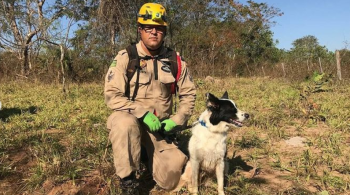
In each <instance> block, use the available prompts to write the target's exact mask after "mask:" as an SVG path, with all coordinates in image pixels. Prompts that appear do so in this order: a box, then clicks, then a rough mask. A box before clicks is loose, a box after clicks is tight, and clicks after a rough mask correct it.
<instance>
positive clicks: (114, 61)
mask: <svg viewBox="0 0 350 195" xmlns="http://www.w3.org/2000/svg"><path fill="white" fill-rule="evenodd" d="M116 66H117V61H116V60H113V62H112V64H111V65H110V66H109V67H110V68H112V67H116Z"/></svg>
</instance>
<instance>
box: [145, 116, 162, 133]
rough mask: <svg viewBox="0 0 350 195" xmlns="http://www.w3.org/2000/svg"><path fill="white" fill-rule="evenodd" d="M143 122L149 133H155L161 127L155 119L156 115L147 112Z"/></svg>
mask: <svg viewBox="0 0 350 195" xmlns="http://www.w3.org/2000/svg"><path fill="white" fill-rule="evenodd" d="M143 122H144V123H145V124H146V125H147V126H148V128H149V130H150V131H151V132H156V131H158V130H159V129H160V127H161V124H160V121H159V119H158V118H157V117H156V115H154V114H152V113H150V112H147V114H145V116H144V117H143Z"/></svg>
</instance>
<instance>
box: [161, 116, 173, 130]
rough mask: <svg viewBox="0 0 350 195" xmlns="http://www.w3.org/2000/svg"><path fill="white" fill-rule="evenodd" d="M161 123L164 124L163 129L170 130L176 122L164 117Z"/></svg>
mask: <svg viewBox="0 0 350 195" xmlns="http://www.w3.org/2000/svg"><path fill="white" fill-rule="evenodd" d="M162 125H165V126H164V130H165V131H167V132H168V131H171V130H172V129H173V128H174V127H176V123H175V122H174V121H173V120H171V119H165V120H164V121H163V122H162Z"/></svg>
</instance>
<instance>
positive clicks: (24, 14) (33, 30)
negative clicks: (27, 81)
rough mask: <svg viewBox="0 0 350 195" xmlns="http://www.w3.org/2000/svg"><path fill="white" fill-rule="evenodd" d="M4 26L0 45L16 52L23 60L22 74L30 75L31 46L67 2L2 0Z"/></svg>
mask: <svg viewBox="0 0 350 195" xmlns="http://www.w3.org/2000/svg"><path fill="white" fill-rule="evenodd" d="M0 2H1V5H0V6H1V7H0V10H1V11H0V18H1V20H2V23H3V25H2V27H1V30H0V31H1V33H0V45H1V47H2V48H4V49H5V50H7V51H11V52H16V53H17V54H18V55H17V56H18V59H19V60H20V62H21V74H22V76H27V75H28V74H29V71H30V69H31V65H30V52H31V51H30V50H31V48H32V46H33V44H35V43H36V42H37V41H38V40H39V39H40V37H41V36H42V35H45V33H46V31H47V29H48V28H49V27H50V26H51V25H52V23H53V22H54V21H55V20H57V19H58V18H59V17H60V16H61V13H62V11H63V10H64V9H65V7H64V6H60V7H58V6H47V9H49V10H46V12H45V11H44V10H43V9H44V4H45V0H35V1H30V0H13V1H6V0H1V1H0Z"/></svg>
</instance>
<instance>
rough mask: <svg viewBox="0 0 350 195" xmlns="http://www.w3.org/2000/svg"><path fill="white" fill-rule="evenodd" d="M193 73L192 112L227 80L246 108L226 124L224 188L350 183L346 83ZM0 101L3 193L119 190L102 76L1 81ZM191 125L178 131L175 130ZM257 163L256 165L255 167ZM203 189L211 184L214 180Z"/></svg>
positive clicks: (307, 188) (317, 187)
mask: <svg viewBox="0 0 350 195" xmlns="http://www.w3.org/2000/svg"><path fill="white" fill-rule="evenodd" d="M195 82H196V85H197V88H198V90H197V101H196V107H195V110H194V114H193V117H192V118H191V119H190V122H194V121H195V120H196V119H197V117H198V116H199V115H200V113H201V112H202V111H203V110H204V109H205V93H206V92H210V93H213V94H215V95H217V96H221V95H222V94H223V93H224V92H225V91H226V90H227V91H228V93H229V96H230V97H231V98H232V99H233V100H234V101H235V102H236V104H237V105H238V107H239V108H241V109H242V110H244V111H247V112H249V113H250V115H251V118H250V119H249V120H248V121H247V122H246V123H245V127H243V128H240V129H234V130H233V131H232V132H231V133H230V134H229V137H230V138H229V140H228V152H229V153H230V154H231V156H230V155H229V158H230V159H229V162H230V163H231V164H230V168H231V169H230V171H229V173H230V174H229V175H227V187H226V188H225V189H226V193H227V194H238V195H240V194H253V195H255V194H257V195H258V194H259V195H260V194H321V193H323V194H326V193H329V194H347V193H348V191H349V190H350V189H349V188H350V177H349V173H350V163H349V162H350V155H349V154H350V153H349V148H348V146H349V142H350V141H349V138H350V101H349V99H348V97H349V94H350V86H349V85H348V84H346V83H341V84H339V83H334V82H325V83H323V86H322V87H323V88H322V89H326V90H321V91H315V89H319V85H317V83H315V82H304V83H292V84H290V83H289V82H287V81H284V80H273V79H263V78H231V79H225V81H224V80H219V79H216V81H215V82H212V83H206V82H205V81H204V80H200V79H198V80H196V81H195ZM0 101H1V102H2V106H3V107H2V110H1V112H0V118H1V119H0V137H1V139H0V183H3V185H2V187H0V194H1V193H4V194H6V193H7V194H23V193H27V194H31V193H34V192H35V193H37V194H47V193H48V192H49V191H50V190H51V189H53V186H61V185H71V186H73V187H75V188H78V189H79V190H80V191H79V192H80V193H83V194H84V193H86V192H91V193H94V192H97V190H100V191H99V192H103V193H104V194H118V193H119V189H118V181H117V180H116V176H115V174H114V168H113V160H112V159H113V158H112V156H111V146H110V143H109V142H108V132H107V131H106V119H107V117H108V116H109V114H110V113H111V111H110V110H109V109H108V108H107V107H106V105H105V103H104V97H103V84H102V83H93V84H79V85H78V84H70V86H69V93H67V94H64V93H62V90H61V88H60V86H59V85H55V84H42V83H30V82H8V83H2V85H1V87H0ZM189 135H190V131H184V132H183V134H182V135H181V136H180V137H181V138H182V139H188V136H189ZM294 136H301V137H304V138H306V140H307V144H306V146H305V147H303V148H290V147H287V146H286V145H285V144H284V141H285V140H286V139H289V138H291V137H294ZM187 141H188V140H187ZM182 142H186V140H182ZM182 145H186V144H182ZM253 168H258V169H259V170H261V173H260V174H258V175H256V176H254V177H252V175H253V174H252V173H253ZM277 181H280V183H278V182H277ZM48 183H51V184H52V185H51V187H48V186H50V185H48ZM10 184H11V185H10ZM6 186H8V187H6ZM91 186H93V187H91ZM2 188H3V189H2ZM93 189H94V190H96V191H93ZM200 191H201V192H202V193H204V194H216V184H215V180H214V183H212V184H211V185H209V186H205V185H202V186H201V187H200ZM153 193H154V194H157V190H155V191H154V192H153ZM162 193H164V191H158V194H162ZM180 194H188V191H187V190H186V189H184V190H182V191H181V192H180Z"/></svg>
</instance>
